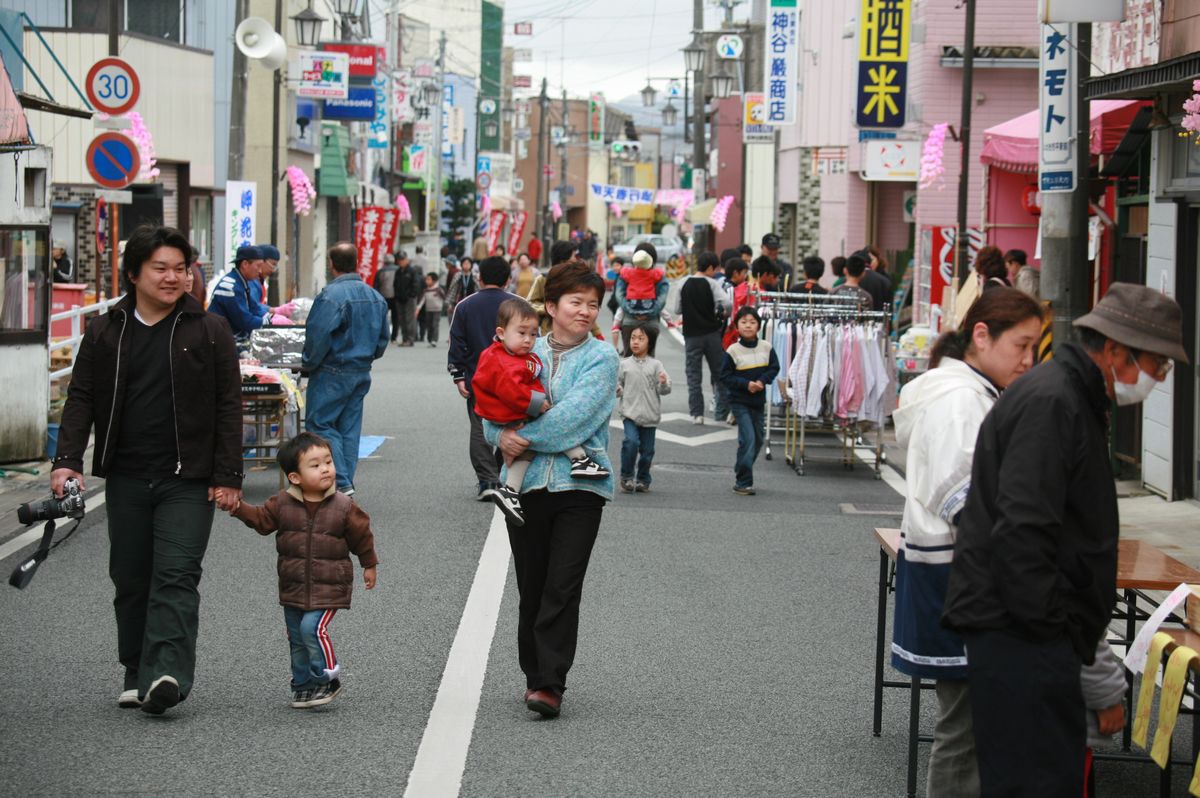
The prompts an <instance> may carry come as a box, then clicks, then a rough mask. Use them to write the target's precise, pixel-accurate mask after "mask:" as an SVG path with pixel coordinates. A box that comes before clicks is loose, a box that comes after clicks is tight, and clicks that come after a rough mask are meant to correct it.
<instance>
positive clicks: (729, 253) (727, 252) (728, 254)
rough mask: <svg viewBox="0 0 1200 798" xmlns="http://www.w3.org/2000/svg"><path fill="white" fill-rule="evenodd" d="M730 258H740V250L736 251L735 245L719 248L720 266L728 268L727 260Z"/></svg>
mask: <svg viewBox="0 0 1200 798" xmlns="http://www.w3.org/2000/svg"><path fill="white" fill-rule="evenodd" d="M732 258H737V259H738V260H741V259H742V255H741V253H740V252H738V250H737V247H726V248H725V249H723V250H721V265H722V266H724V267H725V268H729V261H730V259H732Z"/></svg>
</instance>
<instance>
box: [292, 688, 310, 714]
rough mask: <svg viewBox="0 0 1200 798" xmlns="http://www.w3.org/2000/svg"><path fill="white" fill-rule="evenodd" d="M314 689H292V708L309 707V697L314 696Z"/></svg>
mask: <svg viewBox="0 0 1200 798" xmlns="http://www.w3.org/2000/svg"><path fill="white" fill-rule="evenodd" d="M312 694H313V691H312V689H308V690H293V691H292V709H308V699H310V698H312Z"/></svg>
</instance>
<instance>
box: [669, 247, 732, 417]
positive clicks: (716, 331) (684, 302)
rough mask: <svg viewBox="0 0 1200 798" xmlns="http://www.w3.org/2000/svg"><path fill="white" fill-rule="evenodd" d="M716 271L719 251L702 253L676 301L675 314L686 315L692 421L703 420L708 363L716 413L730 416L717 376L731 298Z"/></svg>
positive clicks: (684, 327) (686, 355)
mask: <svg viewBox="0 0 1200 798" xmlns="http://www.w3.org/2000/svg"><path fill="white" fill-rule="evenodd" d="M716 271H717V255H716V253H714V252H701V253H700V255H699V257H698V258H697V259H696V273H695V274H693V275H692V276H690V277H688V278H687V279H686V280H684V281H683V285H682V286H680V288H679V297H678V299H676V302H675V313H676V315H678V316H681V317H682V318H683V350H684V372H685V373H686V374H687V385H688V414H689V415H691V417H692V423H693V424H703V423H704V363H706V362H707V363H708V375H709V380H710V382H711V384H712V390H713V396H714V397H715V399H716V401H715V403H714V404H715V408H714V409H715V413H714V416H715V417H716V419H717V420H718V421H724V420H725V419H726V417H728V415H729V401H728V399H727V398H726V396H725V386H724V385H722V384H721V382H720V381H719V379H718V378H719V377H720V375H721V364H722V363H723V362H724V361H725V349H724V347H722V346H721V338H722V334H723V332H724V330H725V320H726V319H727V318H728V317H729V306H730V300H729V295H728V294H726V293H725V289H724V288H722V287H721V284H720V283H718V282H717V280H716V278H715V277H714V276H713V275H714V274H715V273H716Z"/></svg>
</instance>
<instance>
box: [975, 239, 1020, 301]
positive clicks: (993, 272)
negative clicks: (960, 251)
mask: <svg viewBox="0 0 1200 798" xmlns="http://www.w3.org/2000/svg"><path fill="white" fill-rule="evenodd" d="M975 274H976V275H977V276H978V280H979V284H980V286H979V290H980V292H981V293H983V292H987V291H991V290H993V289H996V288H1008V287H1010V286H1011V285H1012V283H1010V282H1009V281H1008V266H1007V265H1006V264H1005V263H1004V255H1002V254H1001V253H1000V248H999V247H993V246H986V247H983V248H982V249H980V250H979V252H978V254H976V255H975Z"/></svg>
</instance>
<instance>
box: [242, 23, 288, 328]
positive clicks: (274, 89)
mask: <svg viewBox="0 0 1200 798" xmlns="http://www.w3.org/2000/svg"><path fill="white" fill-rule="evenodd" d="M282 31H283V0H275V32H276V33H278V34H279V35H280V36H282V35H283V33H282ZM235 49H236V48H235ZM286 68H287V67H286V66H282V67H280V68H279V69H276V70H275V71H274V72H272V73H271V242H270V243H271V246H273V247H278V246H279V180H280V177H279V92H280V87H281V86H282V85H283V72H282V71H281V70H283V69H286ZM297 256H298V253H295V252H293V253H292V258H296V257H297ZM279 282H280V281H279V280H278V279H276V280H272V281H271V284H270V286H268V288H267V302H268V303H269V304H271V305H278V304H279Z"/></svg>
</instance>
